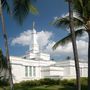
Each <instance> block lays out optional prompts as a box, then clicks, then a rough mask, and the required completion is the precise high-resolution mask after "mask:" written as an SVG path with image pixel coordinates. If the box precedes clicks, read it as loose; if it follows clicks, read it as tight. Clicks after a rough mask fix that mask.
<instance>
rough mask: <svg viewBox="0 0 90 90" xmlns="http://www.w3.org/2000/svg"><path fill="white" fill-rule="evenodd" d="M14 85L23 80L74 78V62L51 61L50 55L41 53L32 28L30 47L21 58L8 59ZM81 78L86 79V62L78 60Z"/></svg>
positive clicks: (12, 57)
mask: <svg viewBox="0 0 90 90" xmlns="http://www.w3.org/2000/svg"><path fill="white" fill-rule="evenodd" d="M10 61H11V65H12V74H13V81H14V83H18V82H21V81H24V80H34V79H37V80H38V79H42V78H54V79H59V78H60V79H71V78H75V77H76V75H75V64H74V60H59V61H57V62H56V61H52V60H51V59H50V55H49V54H46V53H41V52H40V50H39V45H38V42H37V33H36V30H35V28H34V24H33V28H32V45H31V47H30V49H29V52H28V53H27V54H26V55H24V56H23V57H15V56H11V57H10ZM79 64H80V74H81V77H87V66H88V65H87V61H86V60H80V63H79Z"/></svg>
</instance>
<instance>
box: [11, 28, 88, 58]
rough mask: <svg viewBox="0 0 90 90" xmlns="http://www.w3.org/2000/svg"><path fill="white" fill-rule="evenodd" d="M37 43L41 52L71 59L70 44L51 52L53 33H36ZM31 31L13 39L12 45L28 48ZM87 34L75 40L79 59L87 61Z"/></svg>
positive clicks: (53, 42)
mask: <svg viewBox="0 0 90 90" xmlns="http://www.w3.org/2000/svg"><path fill="white" fill-rule="evenodd" d="M37 36H38V43H39V45H40V48H41V49H42V51H43V52H47V53H50V54H51V56H52V57H54V58H58V57H59V58H60V59H61V58H66V57H67V56H71V57H73V53H72V52H73V49H72V43H68V44H67V45H65V46H63V47H62V46H59V47H58V48H57V49H56V50H55V51H53V50H52V46H53V45H54V44H55V41H54V40H51V38H52V36H53V33H52V32H49V31H43V30H42V31H40V32H38V33H37ZM31 40H32V39H31V30H27V31H24V32H23V33H21V34H20V35H19V36H18V37H16V38H13V40H12V45H15V44H20V45H22V46H30V42H31ZM87 40H88V37H87V34H86V33H85V34H83V36H82V37H80V38H79V39H78V40H77V46H78V53H79V57H80V58H81V59H87V47H88V43H87Z"/></svg>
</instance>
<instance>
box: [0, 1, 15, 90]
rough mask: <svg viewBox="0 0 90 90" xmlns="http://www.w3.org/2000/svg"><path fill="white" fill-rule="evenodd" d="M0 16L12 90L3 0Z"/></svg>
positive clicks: (11, 83)
mask: <svg viewBox="0 0 90 90" xmlns="http://www.w3.org/2000/svg"><path fill="white" fill-rule="evenodd" d="M0 16H1V23H2V32H3V38H4V44H5V50H6V59H7V65H8V71H9V83H10V88H11V90H14V88H13V79H12V72H11V64H10V58H9V50H8V39H7V33H6V29H5V22H4V17H3V12H2V5H1V0H0Z"/></svg>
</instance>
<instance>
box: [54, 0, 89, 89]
mask: <svg viewBox="0 0 90 90" xmlns="http://www.w3.org/2000/svg"><path fill="white" fill-rule="evenodd" d="M73 8H74V12H73V13H75V14H74V15H75V16H73V18H74V28H75V29H76V36H77V35H78V34H79V35H80V34H81V33H82V32H83V31H86V32H87V33H88V37H89V40H88V90H90V0H73ZM68 18H69V16H68V15H66V16H65V17H62V18H57V20H55V21H54V23H53V24H54V25H55V26H59V27H61V26H65V27H68V26H69V22H70V21H69V19H68ZM67 39H68V41H71V34H68V35H67V36H66V37H65V38H64V39H62V40H60V41H58V42H57V43H56V44H55V45H54V47H53V48H54V49H55V48H56V47H57V46H59V45H60V44H62V41H64V43H65V42H67Z"/></svg>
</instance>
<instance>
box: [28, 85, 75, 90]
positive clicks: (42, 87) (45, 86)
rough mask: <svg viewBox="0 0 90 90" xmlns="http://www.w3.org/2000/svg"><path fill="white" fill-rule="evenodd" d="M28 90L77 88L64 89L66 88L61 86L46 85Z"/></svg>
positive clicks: (72, 89) (71, 88)
mask: <svg viewBox="0 0 90 90" xmlns="http://www.w3.org/2000/svg"><path fill="white" fill-rule="evenodd" d="M28 90H75V88H74V87H68V86H67V87H64V86H60V85H53V86H49V85H44V86H39V87H33V88H30V89H28Z"/></svg>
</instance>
